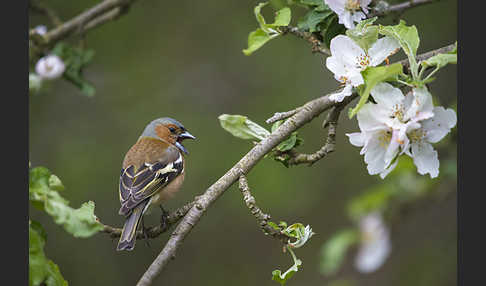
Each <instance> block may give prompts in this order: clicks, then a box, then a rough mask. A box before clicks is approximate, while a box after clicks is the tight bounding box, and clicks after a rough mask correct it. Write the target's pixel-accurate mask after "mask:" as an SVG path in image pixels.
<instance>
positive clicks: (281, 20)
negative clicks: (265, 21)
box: [271, 7, 291, 27]
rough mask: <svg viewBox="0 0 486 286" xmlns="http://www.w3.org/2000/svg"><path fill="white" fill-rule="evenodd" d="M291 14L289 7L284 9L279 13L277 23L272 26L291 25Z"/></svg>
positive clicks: (276, 17) (276, 16)
mask: <svg viewBox="0 0 486 286" xmlns="http://www.w3.org/2000/svg"><path fill="white" fill-rule="evenodd" d="M290 19H291V12H290V8H289V7H284V8H282V9H280V10H278V11H277V13H276V15H275V22H274V23H273V24H271V25H272V26H274V27H282V26H288V25H289V24H290Z"/></svg>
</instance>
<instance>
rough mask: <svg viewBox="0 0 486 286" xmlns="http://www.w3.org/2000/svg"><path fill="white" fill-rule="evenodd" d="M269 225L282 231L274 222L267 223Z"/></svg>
mask: <svg viewBox="0 0 486 286" xmlns="http://www.w3.org/2000/svg"><path fill="white" fill-rule="evenodd" d="M267 224H268V225H269V226H271V227H272V228H273V229H275V230H280V227H278V225H277V224H276V223H274V222H273V221H269V222H267Z"/></svg>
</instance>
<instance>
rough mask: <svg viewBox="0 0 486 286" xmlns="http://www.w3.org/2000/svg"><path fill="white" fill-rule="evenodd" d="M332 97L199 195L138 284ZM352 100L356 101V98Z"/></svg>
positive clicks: (306, 108) (304, 111) (312, 104)
mask: <svg viewBox="0 0 486 286" xmlns="http://www.w3.org/2000/svg"><path fill="white" fill-rule="evenodd" d="M330 94H332V93H330ZM330 94H328V95H324V96H322V97H319V98H316V99H314V100H312V101H309V102H307V103H306V104H304V105H303V106H302V108H301V109H300V110H299V111H298V112H297V113H295V114H294V115H293V116H292V117H290V118H289V119H287V120H286V121H285V122H284V123H282V125H280V126H279V127H278V128H277V129H276V130H275V131H273V132H272V133H271V134H270V135H269V136H267V137H266V138H265V139H263V140H262V141H260V142H259V143H258V144H256V145H255V146H254V147H253V148H252V149H251V150H250V151H249V152H248V153H247V154H246V155H245V156H243V158H241V159H240V161H238V162H237V163H236V164H235V165H234V166H233V167H232V168H231V169H230V170H228V171H227V172H226V174H224V175H223V176H222V177H221V178H219V179H218V180H217V181H216V182H215V183H214V184H212V185H211V186H210V187H209V188H208V189H207V190H206V191H205V192H204V194H202V195H201V196H199V197H198V198H197V199H196V201H195V204H194V206H193V207H192V208H191V209H190V210H189V211H188V212H187V214H186V215H185V216H184V218H182V220H181V222H180V223H179V224H178V225H177V227H176V229H175V230H174V232H172V234H171V235H170V237H169V240H168V241H167V243H166V245H165V246H164V248H163V249H162V251H161V252H160V253H159V255H158V256H157V257H156V258H155V260H154V261H153V262H152V264H151V265H150V266H149V267H148V269H147V271H145V273H144V274H143V275H142V277H141V278H140V280H139V281H138V283H137V285H138V286H148V285H151V284H152V282H153V281H154V279H155V278H156V277H157V276H158V275H159V274H160V272H161V271H162V270H163V269H164V268H165V267H166V266H167V265H168V263H169V261H170V260H172V259H174V258H175V256H176V252H177V250H178V249H179V247H180V246H181V245H182V243H183V241H184V239H185V238H186V236H187V235H188V234H189V233H190V232H191V230H192V229H193V228H194V226H196V225H197V223H198V222H199V220H200V219H201V217H202V215H203V214H204V213H205V212H206V210H207V209H208V208H209V206H210V205H211V204H212V203H214V202H215V201H216V200H217V199H218V198H219V197H220V196H221V195H222V194H224V193H225V191H226V190H228V188H229V187H230V186H231V185H233V183H234V182H235V181H236V180H238V179H239V178H240V176H241V174H248V173H249V172H250V170H251V169H252V168H253V167H254V166H255V165H256V164H257V163H258V162H259V161H260V160H261V159H262V158H263V157H264V156H265V155H266V154H267V153H269V152H271V151H272V149H273V148H275V147H276V146H277V145H278V144H280V143H281V142H282V141H284V140H286V139H287V137H288V136H290V134H291V133H292V132H294V131H295V130H297V129H299V128H300V127H302V126H303V125H305V124H307V123H309V122H310V121H312V119H314V118H315V117H317V116H319V115H320V114H321V113H322V112H324V111H326V110H329V109H330V108H332V107H333V106H336V105H339V103H336V102H334V101H331V100H330V99H329V95H330ZM353 96H356V95H355V94H353V95H352V96H351V97H353ZM352 99H354V97H353V98H352ZM352 99H351V100H352ZM348 103H349V102H348ZM343 107H344V106H343Z"/></svg>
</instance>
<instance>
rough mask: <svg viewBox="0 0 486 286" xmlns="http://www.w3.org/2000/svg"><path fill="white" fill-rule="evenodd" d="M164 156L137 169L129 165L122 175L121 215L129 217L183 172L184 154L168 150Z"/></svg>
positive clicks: (120, 192)
mask: <svg viewBox="0 0 486 286" xmlns="http://www.w3.org/2000/svg"><path fill="white" fill-rule="evenodd" d="M164 153H165V154H164V156H162V157H161V158H160V159H158V160H156V161H155V162H151V163H143V164H142V165H141V166H138V168H136V166H135V165H128V166H126V167H125V168H124V169H122V171H121V175H120V185H119V194H120V203H121V208H120V211H119V214H121V215H125V216H127V215H129V214H130V213H131V211H132V209H133V208H135V207H136V206H137V205H138V204H139V203H141V202H142V201H143V200H145V199H147V198H149V197H151V196H152V195H154V194H155V193H156V192H157V191H158V190H159V189H160V188H163V187H165V186H166V185H167V184H169V183H170V182H171V181H172V180H173V179H175V178H176V177H177V176H178V175H180V174H181V173H182V172H183V169H184V166H183V159H182V154H181V153H180V152H179V151H178V150H177V149H176V148H167V149H166V151H165V152H164Z"/></svg>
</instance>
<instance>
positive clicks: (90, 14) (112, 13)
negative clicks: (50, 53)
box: [31, 0, 136, 46]
mask: <svg viewBox="0 0 486 286" xmlns="http://www.w3.org/2000/svg"><path fill="white" fill-rule="evenodd" d="M135 1H136V0H104V1H103V2H101V3H99V4H98V5H95V6H93V7H91V8H89V9H88V10H86V11H84V12H83V13H81V14H79V15H78V16H76V17H74V18H72V19H71V20H69V21H67V22H65V23H63V24H62V25H60V26H58V27H56V28H54V29H52V30H50V31H48V32H47V33H46V34H45V35H44V36H42V37H34V36H33V35H31V39H32V40H34V41H35V42H36V43H37V44H39V45H43V46H49V45H52V44H54V43H55V42H57V41H59V40H62V39H64V38H66V37H68V36H70V35H74V34H79V33H83V32H84V31H85V30H87V29H92V28H94V27H96V26H98V25H101V24H104V23H106V22H107V21H110V20H115V19H116V18H118V16H120V15H121V14H123V12H124V11H126V10H127V9H128V7H129V6H130V5H131V4H133V2H135ZM31 34H32V33H31Z"/></svg>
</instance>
